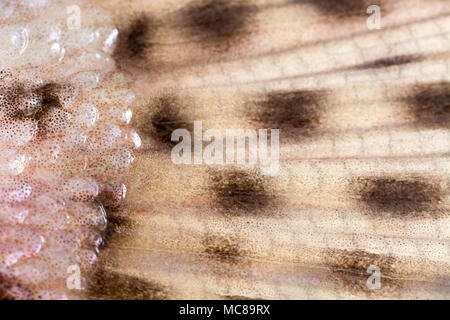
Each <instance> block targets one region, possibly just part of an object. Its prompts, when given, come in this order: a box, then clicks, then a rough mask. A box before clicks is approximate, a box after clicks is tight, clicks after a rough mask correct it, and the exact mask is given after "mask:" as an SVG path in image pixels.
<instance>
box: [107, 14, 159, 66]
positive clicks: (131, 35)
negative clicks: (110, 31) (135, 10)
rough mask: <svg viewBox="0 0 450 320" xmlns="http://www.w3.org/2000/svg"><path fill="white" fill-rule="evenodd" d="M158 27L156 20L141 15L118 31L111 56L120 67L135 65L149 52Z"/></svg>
mask: <svg viewBox="0 0 450 320" xmlns="http://www.w3.org/2000/svg"><path fill="white" fill-rule="evenodd" d="M158 26H159V24H158V22H157V21H156V19H154V18H153V17H150V16H148V15H145V14H142V15H140V16H138V17H135V18H133V19H131V22H130V23H129V24H128V25H126V26H125V27H123V28H121V30H119V36H118V39H117V46H116V48H115V50H114V54H113V56H114V58H115V60H116V61H117V62H118V64H119V66H120V67H122V68H123V67H127V66H130V65H133V64H136V63H137V62H139V61H140V60H141V59H143V58H144V57H145V56H146V55H147V54H149V53H150V52H151V50H152V48H153V46H154V43H153V39H154V37H155V35H156V32H157V31H158Z"/></svg>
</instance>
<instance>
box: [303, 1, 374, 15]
mask: <svg viewBox="0 0 450 320" xmlns="http://www.w3.org/2000/svg"><path fill="white" fill-rule="evenodd" d="M297 2H299V3H303V2H307V3H311V4H313V5H314V6H315V7H316V8H317V9H318V10H319V11H320V13H322V14H323V15H327V16H329V15H331V16H335V17H344V18H350V17H358V16H360V17H362V18H366V17H367V16H368V15H367V7H369V6H370V5H378V6H380V5H381V1H380V0H306V1H305V0H298V1H297Z"/></svg>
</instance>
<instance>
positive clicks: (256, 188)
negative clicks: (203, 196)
mask: <svg viewBox="0 0 450 320" xmlns="http://www.w3.org/2000/svg"><path fill="white" fill-rule="evenodd" d="M210 183H211V184H210V186H211V189H212V190H213V191H214V193H215V196H216V198H217V202H218V204H219V205H220V206H221V207H222V209H224V210H225V211H226V212H227V213H231V214H236V213H239V212H244V213H246V214H249V213H251V214H259V213H261V211H263V210H264V209H267V208H268V207H270V205H271V204H273V203H274V201H275V196H274V194H273V192H272V191H270V188H269V181H268V178H266V177H263V176H261V174H260V173H259V172H257V171H243V170H236V169H225V170H216V171H211V173H210Z"/></svg>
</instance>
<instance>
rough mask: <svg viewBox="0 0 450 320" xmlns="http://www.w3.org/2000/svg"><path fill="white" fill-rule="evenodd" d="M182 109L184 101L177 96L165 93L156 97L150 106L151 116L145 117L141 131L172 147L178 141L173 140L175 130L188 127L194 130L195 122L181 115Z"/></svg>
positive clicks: (189, 129)
mask: <svg viewBox="0 0 450 320" xmlns="http://www.w3.org/2000/svg"><path fill="white" fill-rule="evenodd" d="M182 109H183V103H182V102H181V101H180V100H179V99H178V98H177V97H175V96H172V95H163V96H161V97H158V98H155V99H154V101H153V102H152V103H151V105H149V107H148V110H149V116H147V117H146V119H144V123H143V124H142V125H141V129H140V132H141V133H143V134H144V135H147V136H150V137H152V138H153V139H156V140H157V141H159V142H161V143H162V144H164V145H166V146H169V147H172V146H173V145H175V144H177V143H178V142H176V141H171V137H172V132H173V131H174V130H176V129H187V130H188V131H190V132H192V131H193V124H192V123H190V122H188V121H187V120H186V119H185V118H184V117H183V116H182V115H181V112H180V110H182Z"/></svg>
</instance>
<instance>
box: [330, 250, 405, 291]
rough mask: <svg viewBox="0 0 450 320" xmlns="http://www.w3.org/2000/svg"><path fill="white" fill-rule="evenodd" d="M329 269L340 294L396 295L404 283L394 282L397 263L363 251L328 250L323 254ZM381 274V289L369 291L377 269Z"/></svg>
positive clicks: (386, 257) (396, 280) (392, 258)
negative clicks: (388, 293)
mask: <svg viewBox="0 0 450 320" xmlns="http://www.w3.org/2000/svg"><path fill="white" fill-rule="evenodd" d="M324 256H325V257H326V266H327V267H329V268H330V269H331V272H332V278H333V280H334V282H335V283H336V286H337V288H336V289H337V290H344V291H347V292H354V293H364V294H366V295H367V296H368V297H370V296H372V295H375V296H376V295H378V294H381V295H382V294H384V293H387V292H390V293H391V294H394V293H395V291H396V290H398V289H399V288H400V287H401V286H403V281H401V280H398V279H395V276H396V274H397V272H396V268H395V264H396V259H395V258H394V257H392V256H390V255H384V254H375V253H369V252H366V251H362V250H356V251H348V250H340V249H329V250H326V251H325V252H324ZM369 267H372V268H374V267H375V268H378V269H377V271H379V272H380V285H381V287H380V289H378V290H375V289H369V287H368V286H367V280H368V278H369V277H370V276H371V275H373V274H374V270H375V269H371V270H369V271H370V272H369V273H368V271H367V270H368V268H369Z"/></svg>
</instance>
